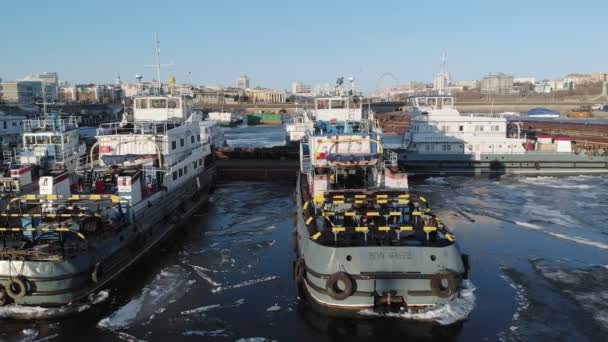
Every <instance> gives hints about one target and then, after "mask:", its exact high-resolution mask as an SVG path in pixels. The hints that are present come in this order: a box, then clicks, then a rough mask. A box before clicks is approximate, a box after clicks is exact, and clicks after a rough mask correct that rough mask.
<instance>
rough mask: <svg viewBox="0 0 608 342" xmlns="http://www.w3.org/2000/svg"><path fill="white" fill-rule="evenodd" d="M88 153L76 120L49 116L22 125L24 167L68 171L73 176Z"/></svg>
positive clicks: (21, 154) (20, 156)
mask: <svg viewBox="0 0 608 342" xmlns="http://www.w3.org/2000/svg"><path fill="white" fill-rule="evenodd" d="M85 153H86V145H85V144H84V142H81V141H80V138H79V135H78V123H77V120H76V118H75V117H60V116H58V115H56V114H48V115H46V116H44V117H42V118H40V119H32V120H25V121H24V122H23V150H21V151H20V152H19V155H18V158H19V162H20V163H21V165H39V166H42V167H44V168H47V169H66V170H68V173H70V174H71V173H73V172H74V171H75V170H76V168H77V167H78V163H79V160H80V158H81V157H83V156H84V155H85Z"/></svg>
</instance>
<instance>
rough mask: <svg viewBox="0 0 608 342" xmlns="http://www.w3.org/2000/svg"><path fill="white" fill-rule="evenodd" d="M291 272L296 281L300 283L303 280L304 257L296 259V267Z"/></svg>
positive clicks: (304, 274)
mask: <svg viewBox="0 0 608 342" xmlns="http://www.w3.org/2000/svg"><path fill="white" fill-rule="evenodd" d="M293 274H294V277H295V278H296V282H298V283H301V282H303V281H304V277H305V276H306V262H304V258H299V259H298V261H296V267H295V269H294V272H293Z"/></svg>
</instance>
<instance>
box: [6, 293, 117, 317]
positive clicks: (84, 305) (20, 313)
mask: <svg viewBox="0 0 608 342" xmlns="http://www.w3.org/2000/svg"><path fill="white" fill-rule="evenodd" d="M109 295H110V292H109V291H107V290H104V291H100V292H97V293H94V294H91V295H89V297H88V298H87V300H86V301H83V302H79V303H72V304H68V305H64V306H60V307H48V308H46V307H40V306H21V305H6V306H2V307H0V318H12V319H51V318H59V317H63V316H67V315H71V314H74V313H78V312H83V311H85V310H87V309H89V308H90V307H91V306H93V305H96V304H99V303H101V302H103V301H104V300H106V299H108V297H109Z"/></svg>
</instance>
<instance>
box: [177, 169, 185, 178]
mask: <svg viewBox="0 0 608 342" xmlns="http://www.w3.org/2000/svg"><path fill="white" fill-rule="evenodd" d="M178 171H179V176H180V177H181V176H183V175H184V171H182V169H179V170H178Z"/></svg>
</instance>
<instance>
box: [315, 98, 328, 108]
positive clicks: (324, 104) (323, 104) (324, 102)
mask: <svg viewBox="0 0 608 342" xmlns="http://www.w3.org/2000/svg"><path fill="white" fill-rule="evenodd" d="M317 109H329V100H317Z"/></svg>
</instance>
